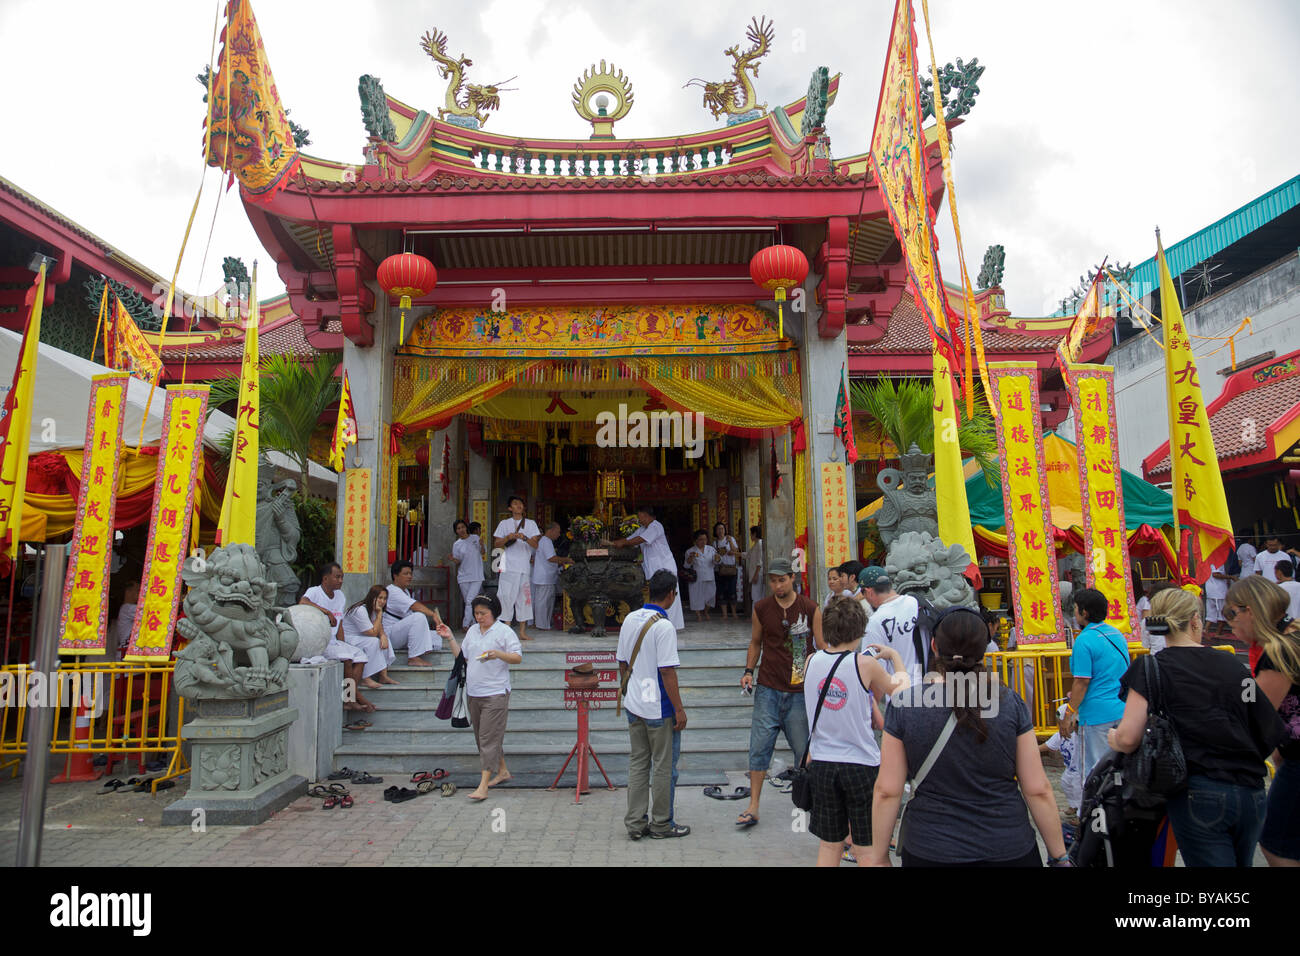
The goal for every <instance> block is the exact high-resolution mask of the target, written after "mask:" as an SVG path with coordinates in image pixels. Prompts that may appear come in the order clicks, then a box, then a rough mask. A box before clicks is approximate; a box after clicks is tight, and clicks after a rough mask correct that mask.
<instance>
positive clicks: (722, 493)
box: [709, 484, 739, 541]
mask: <svg viewBox="0 0 1300 956" xmlns="http://www.w3.org/2000/svg"><path fill="white" fill-rule="evenodd" d="M730 514H731V492H730V491H728V490H727V486H726V485H725V484H721V485H719V486H718V521H721V522H724V523H725V522H726V521H727V518H728V516H729V515H730ZM718 521H715V522H714V524H717V523H718ZM727 532H728V533H729V534H733V535H734V534H735V533H736V529H735V528H728V529H727ZM709 537H710V538H712V537H713V529H712V528H710V529H709ZM737 541H739V539H737Z"/></svg>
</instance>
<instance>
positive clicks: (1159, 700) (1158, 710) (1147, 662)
mask: <svg viewBox="0 0 1300 956" xmlns="http://www.w3.org/2000/svg"><path fill="white" fill-rule="evenodd" d="M1142 671H1143V674H1142V676H1143V677H1145V678H1146V679H1147V694H1148V698H1147V713H1151V714H1159V715H1160V716H1161V717H1164V716H1165V706H1164V692H1163V690H1162V689H1161V687H1160V665H1159V664H1158V663H1156V656H1155V655H1154V654H1147V655H1146V657H1144V658H1143V659H1142Z"/></svg>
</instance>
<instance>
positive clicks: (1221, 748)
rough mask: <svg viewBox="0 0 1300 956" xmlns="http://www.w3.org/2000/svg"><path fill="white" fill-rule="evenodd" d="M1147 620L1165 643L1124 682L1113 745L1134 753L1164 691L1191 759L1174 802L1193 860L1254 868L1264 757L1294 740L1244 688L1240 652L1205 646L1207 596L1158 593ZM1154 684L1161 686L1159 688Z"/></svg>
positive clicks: (1173, 817) (1178, 832) (1177, 831)
mask: <svg viewBox="0 0 1300 956" xmlns="http://www.w3.org/2000/svg"><path fill="white" fill-rule="evenodd" d="M1146 624H1147V628H1148V630H1150V632H1151V634H1152V635H1153V636H1154V635H1161V636H1163V637H1164V638H1165V640H1166V646H1165V649H1164V650H1163V651H1161V652H1160V654H1159V655H1157V656H1154V657H1152V658H1151V662H1150V664H1148V663H1147V662H1146V661H1144V660H1142V659H1140V658H1139V659H1138V660H1137V661H1136V662H1135V663H1134V664H1133V665H1132V666H1130V667H1129V669H1128V672H1127V673H1126V674H1125V675H1124V676H1123V678H1121V680H1120V697H1121V698H1123V699H1124V700H1125V706H1124V716H1123V717H1122V718H1121V719H1120V722H1119V726H1117V727H1115V728H1113V729H1112V730H1111V731H1110V734H1109V736H1108V740H1107V742H1108V743H1109V744H1110V746H1111V747H1112V748H1113V749H1115V750H1118V751H1119V752H1120V753H1132V752H1133V751H1135V750H1137V748H1138V745H1139V744H1140V743H1141V742H1142V737H1143V734H1144V732H1145V730H1146V724H1147V716H1148V708H1147V701H1149V700H1150V699H1151V698H1152V696H1153V695H1154V694H1156V693H1158V694H1159V698H1160V700H1159V702H1160V705H1161V709H1162V710H1163V712H1164V714H1165V715H1166V716H1167V717H1168V718H1169V720H1170V721H1171V723H1172V724H1173V727H1174V730H1175V732H1176V733H1177V735H1178V741H1179V743H1180V744H1181V746H1182V750H1183V756H1184V758H1185V759H1186V761H1187V786H1186V788H1185V789H1183V790H1182V791H1180V792H1178V793H1175V794H1171V795H1170V796H1169V798H1168V802H1167V804H1166V808H1167V811H1168V813H1169V822H1170V823H1171V824H1172V825H1173V830H1174V836H1176V837H1177V838H1178V848H1179V850H1180V852H1181V853H1182V854H1183V862H1184V863H1186V864H1187V865H1188V866H1250V865H1251V860H1252V859H1253V858H1254V855H1255V845H1256V843H1257V842H1258V840H1259V834H1260V829H1261V827H1263V825H1264V802H1265V801H1264V776H1265V773H1266V768H1265V766H1264V758H1265V757H1266V756H1267V755H1268V754H1269V753H1270V752H1272V750H1273V748H1274V747H1275V746H1277V745H1278V743H1280V742H1281V741H1282V740H1283V739H1284V738H1285V736H1286V734H1285V731H1284V729H1283V727H1282V722H1281V720H1279V719H1278V716H1277V712H1276V711H1275V710H1274V709H1273V705H1272V704H1271V703H1270V702H1269V701H1268V699H1267V698H1265V697H1264V696H1262V695H1259V694H1252V693H1246V692H1245V690H1246V689H1247V688H1250V687H1251V680H1250V673H1249V672H1248V671H1247V670H1246V667H1245V665H1243V664H1242V663H1241V662H1240V661H1238V660H1237V658H1236V655H1235V654H1225V653H1223V652H1222V651H1217V650H1215V649H1214V648H1212V647H1204V646H1202V644H1201V635H1202V632H1203V630H1204V621H1203V619H1202V616H1201V602H1200V601H1198V600H1197V599H1196V598H1195V597H1193V596H1192V595H1191V594H1189V593H1187V592H1186V591H1183V590H1181V589H1178V588H1170V589H1168V590H1166V591H1161V592H1160V593H1159V594H1157V595H1155V596H1154V597H1153V598H1152V599H1151V613H1150V614H1148V615H1147V619H1146ZM1148 673H1149V674H1150V675H1151V678H1150V679H1151V680H1153V681H1156V682H1158V686H1157V687H1156V688H1155V689H1152V687H1150V686H1149V685H1148Z"/></svg>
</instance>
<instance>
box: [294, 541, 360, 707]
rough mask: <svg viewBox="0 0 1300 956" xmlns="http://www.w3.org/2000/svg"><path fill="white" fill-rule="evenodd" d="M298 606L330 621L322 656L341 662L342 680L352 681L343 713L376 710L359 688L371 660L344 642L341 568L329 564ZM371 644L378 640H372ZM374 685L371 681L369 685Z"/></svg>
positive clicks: (343, 600) (335, 563)
mask: <svg viewBox="0 0 1300 956" xmlns="http://www.w3.org/2000/svg"><path fill="white" fill-rule="evenodd" d="M298 603H299V604H306V605H308V606H309V607H314V608H316V610H318V611H320V612H321V613H322V614H324V615H325V617H326V618H328V619H329V624H330V631H331V637H330V642H329V643H328V644H327V645H325V656H326V657H327V658H329V659H330V660H332V661H342V662H343V676H344V677H345V678H347V679H348V680H350V681H352V688H351V689H352V693H353V695H354V700H355V703H354V702H353V701H348V702H347V703H345V704H344V709H345V710H367V711H372V710H374V709H375V708H374V707H373V706H372V705H371V703H370V701H368V700H366V698H365V697H364V696H363V695H362V693H361V690H360V687H361V682H362V680H364V679H365V676H366V674H365V670H366V664H367V662H368V661H369V659H370V654H369V653H368V649H367V648H361V647H358V646H356V645H354V644H348V643H346V642H345V641H344V640H343V614H344V612H345V611H347V598H346V597H344V595H343V568H341V567H340V566H339V565H338V563H337V562H335V561H331V562H329V563H328V564H326V565H325V567H324V568H322V569H321V576H320V584H318V585H317V586H316V587H314V588H308V589H307V591H306V592H305V593H304V594H303V596H302V597H301V598H299V599H298ZM371 640H372V641H374V643H376V644H377V643H378V641H377V640H375V639H374V638H371ZM372 683H373V681H372Z"/></svg>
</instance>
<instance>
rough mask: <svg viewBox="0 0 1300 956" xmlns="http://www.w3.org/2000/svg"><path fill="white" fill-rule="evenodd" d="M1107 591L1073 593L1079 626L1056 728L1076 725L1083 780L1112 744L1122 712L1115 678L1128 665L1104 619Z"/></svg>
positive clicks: (1066, 731)
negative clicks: (1067, 693) (1071, 677)
mask: <svg viewBox="0 0 1300 956" xmlns="http://www.w3.org/2000/svg"><path fill="white" fill-rule="evenodd" d="M1106 610H1107V607H1106V596H1105V595H1104V594H1102V593H1101V592H1100V591H1098V590H1096V589H1095V588H1082V589H1081V590H1078V591H1076V592H1075V593H1074V621H1075V624H1077V625H1078V626H1079V628H1080V631H1079V636H1078V637H1076V638H1075V639H1074V653H1073V655H1072V656H1071V657H1070V673H1072V674H1073V675H1074V683H1073V684H1072V685H1071V686H1070V696H1069V699H1068V700H1067V701H1066V705H1065V716H1064V717H1062V718H1061V720H1060V723H1059V728H1060V731H1061V736H1062V737H1063V738H1065V737H1069V736H1070V735H1071V734H1072V733H1074V730H1075V728H1076V726H1077V727H1078V730H1079V764H1080V767H1081V771H1082V773H1083V779H1084V780H1085V781H1087V779H1088V774H1089V773H1091V772H1092V768H1093V767H1095V766H1096V765H1097V763H1098V761H1100V760H1101V758H1102V757H1103V756H1105V755H1106V752H1107V751H1108V750H1109V749H1110V747H1109V746H1108V745H1107V743H1106V734H1107V733H1108V732H1109V731H1110V729H1111V728H1112V727H1116V726H1118V725H1119V720H1120V718H1121V717H1123V716H1124V701H1122V700H1121V699H1120V696H1119V679H1120V678H1121V677H1123V676H1124V673H1125V671H1127V670H1128V666H1129V653H1128V642H1127V641H1125V640H1124V635H1123V634H1121V633H1120V632H1119V631H1118V630H1116V629H1115V628H1114V627H1112V626H1111V625H1109V624H1106V623H1104V622H1105V620H1106Z"/></svg>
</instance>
